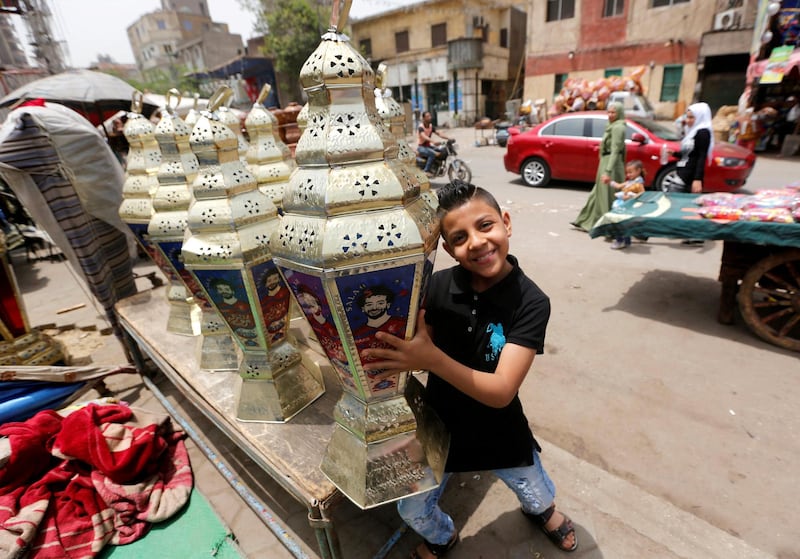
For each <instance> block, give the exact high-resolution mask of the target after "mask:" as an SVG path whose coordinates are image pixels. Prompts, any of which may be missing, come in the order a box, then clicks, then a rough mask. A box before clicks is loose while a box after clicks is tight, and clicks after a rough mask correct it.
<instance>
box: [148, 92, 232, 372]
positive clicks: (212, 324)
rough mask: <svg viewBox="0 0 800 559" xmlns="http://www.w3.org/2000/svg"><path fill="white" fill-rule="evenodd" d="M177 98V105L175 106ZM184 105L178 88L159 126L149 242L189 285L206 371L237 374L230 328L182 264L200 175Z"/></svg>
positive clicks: (202, 365) (168, 99)
mask: <svg viewBox="0 0 800 559" xmlns="http://www.w3.org/2000/svg"><path fill="white" fill-rule="evenodd" d="M173 99H174V100H175V107H173V106H172V105H171V103H172V100H173ZM180 102H181V95H180V92H179V91H178V90H177V89H170V90H169V91H168V92H167V95H166V105H167V106H166V107H165V108H164V111H163V113H162V117H161V120H160V121H159V122H158V124H157V125H156V127H155V131H154V134H155V138H156V141H157V142H158V146H159V148H160V150H161V165H160V166H159V169H158V175H157V176H158V188H157V189H156V192H155V194H154V195H153V216H152V218H151V219H150V224H149V226H148V228H147V234H148V239H149V242H150V243H151V244H152V246H153V248H154V250H156V251H157V253H158V257H159V259H160V260H161V261H162V262H164V263H165V264H166V265H167V266H168V267H169V268H170V276H171V277H175V278H177V279H178V281H179V282H180V283H181V284H182V285H183V286H185V287H184V288H185V290H186V291H187V292H188V293H189V297H190V298H191V302H192V327H193V331H194V332H195V333H199V334H200V336H201V338H200V343H199V344H198V352H199V359H198V363H199V366H200V368H201V369H211V370H218V371H231V370H236V369H238V366H239V356H238V355H237V353H236V346H235V345H234V341H233V338H231V335H230V333H229V332H228V328H227V327H226V326H225V323H224V322H223V321H222V318H221V317H220V316H219V314H218V313H217V311H216V310H215V309H214V307H212V306H211V304H210V303H209V302H208V300H207V299H206V294H205V292H204V291H203V289H202V288H201V287H200V285H199V284H198V283H197V280H195V279H194V277H193V276H192V275H191V274H190V273H189V271H188V270H186V268H185V266H184V265H183V261H182V260H181V246H182V245H183V237H184V233H185V231H186V219H187V212H188V210H189V204H190V202H191V200H192V193H191V188H190V184H191V183H192V182H193V181H194V179H195V177H196V176H197V171H198V168H199V164H198V163H197V157H195V155H194V153H193V152H192V148H191V147H190V146H189V134H190V132H191V130H190V128H189V127H188V126H187V125H186V123H185V122H184V121H183V120H181V118H180V117H179V116H178V115H177V113H176V112H175V109H176V107H177V106H178V105H179V104H180Z"/></svg>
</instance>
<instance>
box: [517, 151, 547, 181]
mask: <svg viewBox="0 0 800 559" xmlns="http://www.w3.org/2000/svg"><path fill="white" fill-rule="evenodd" d="M520 175H522V180H523V182H524V183H525V184H527V185H528V186H547V183H549V182H550V167H548V166H547V163H545V161H544V159H542V158H540V157H531V158H530V159H527V160H525V163H523V164H522V168H521V169H520Z"/></svg>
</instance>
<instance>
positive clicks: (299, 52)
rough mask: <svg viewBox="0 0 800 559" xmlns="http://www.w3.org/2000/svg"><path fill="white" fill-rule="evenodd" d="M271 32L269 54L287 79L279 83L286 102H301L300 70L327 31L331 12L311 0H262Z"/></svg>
mask: <svg viewBox="0 0 800 559" xmlns="http://www.w3.org/2000/svg"><path fill="white" fill-rule="evenodd" d="M262 4H263V6H264V11H263V12H262V14H263V15H264V23H265V24H266V25H265V27H266V29H267V35H266V46H267V50H268V53H267V54H268V55H271V56H273V57H274V62H275V69H276V70H277V71H278V72H279V73H280V74H281V77H282V78H283V79H282V80H281V81H280V83H279V86H278V87H279V89H280V90H281V97H282V99H283V100H284V101H301V97H302V88H301V87H300V68H302V66H303V63H304V62H305V61H306V59H307V58H308V57H309V56H311V53H312V52H314V50H315V49H316V48H317V46H318V45H319V41H320V34H321V32H323V31H324V30H325V29H326V28H327V22H328V19H329V17H330V10H329V9H328V8H327V7H325V6H321V5H320V4H327V2H317V3H316V4H315V5H314V7H312V5H311V3H310V2H309V1H308V0H262Z"/></svg>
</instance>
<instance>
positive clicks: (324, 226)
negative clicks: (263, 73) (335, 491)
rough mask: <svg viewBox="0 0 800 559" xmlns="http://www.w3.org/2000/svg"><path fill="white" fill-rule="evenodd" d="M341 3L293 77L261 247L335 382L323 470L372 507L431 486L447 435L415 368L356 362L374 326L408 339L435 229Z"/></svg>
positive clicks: (430, 210) (352, 496)
mask: <svg viewBox="0 0 800 559" xmlns="http://www.w3.org/2000/svg"><path fill="white" fill-rule="evenodd" d="M349 7H350V2H338V1H337V2H334V7H333V16H332V22H331V28H330V29H329V31H328V32H327V33H325V34H324V35H323V36H322V41H321V43H320V45H319V47H318V48H317V49H316V50H315V51H314V53H313V54H312V55H311V56H310V57H309V58H308V60H307V61H306V62H305V64H304V65H303V68H302V70H301V73H300V80H301V83H302V85H303V87H304V89H305V91H306V93H307V94H308V99H309V100H308V119H307V124H306V128H305V130H304V131H303V134H302V136H301V137H300V140H299V141H298V143H297V150H296V152H295V157H296V160H297V164H298V168H297V170H296V171H295V172H294V173H293V174H292V177H291V179H290V181H289V186H288V188H287V191H286V194H285V195H284V199H283V210H284V217H283V218H282V223H281V226H280V228H279V229H278V230H277V231H276V232H275V234H274V235H273V237H272V241H271V243H270V246H271V249H272V253H273V258H274V260H275V262H276V263H277V264H278V266H279V267H280V269H281V271H282V273H283V275H284V277H285V278H286V280H287V283H288V284H289V286H290V288H291V289H292V291H293V293H294V295H295V297H296V298H297V302H298V303H299V304H300V306H301V308H302V309H303V312H304V314H305V316H306V318H307V319H308V321H309V323H310V325H311V329H312V330H313V331H314V333H315V334H316V337H317V339H318V340H319V342H320V345H321V346H322V348H323V349H324V351H325V353H326V355H327V357H328V359H329V361H330V363H331V365H332V366H333V368H334V369H335V370H336V372H337V373H338V377H339V379H340V380H341V384H342V388H343V395H342V398H341V399H340V400H339V402H338V403H337V405H336V409H335V412H334V416H335V425H334V431H333V435H332V437H331V440H330V442H329V444H328V447H327V450H326V453H325V456H324V459H323V462H322V464H321V469H322V471H323V473H324V474H325V475H326V476H328V477H329V478H330V479H331V481H332V482H333V483H334V484H335V485H336V486H337V487H338V488H339V489H340V490H341V491H342V492H343V493H344V494H345V495H347V496H348V497H349V498H350V499H351V500H352V501H353V502H354V503H356V504H357V505H358V506H360V507H362V508H370V507H374V506H377V505H380V504H383V503H386V502H389V501H393V500H396V499H400V498H402V497H405V496H408V495H411V494H415V493H419V492H423V491H427V490H430V489H432V488H434V487H436V486H437V485H438V483H439V481H440V480H441V476H442V473H443V469H444V464H445V460H446V454H447V444H448V435H447V433H446V431H445V429H444V427H443V425H442V423H441V422H440V421H439V420H438V418H437V417H436V416H435V414H433V413H432V412H431V411H429V410H428V408H426V407H425V405H424V403H423V398H422V387H421V385H420V384H419V382H418V381H417V380H416V379H415V378H413V377H412V376H411V373H410V372H408V371H406V372H401V373H398V374H391V375H390V374H385V373H384V372H383V371H380V370H375V369H373V368H371V367H370V361H369V360H368V359H366V358H365V357H364V350H366V349H368V348H371V347H378V346H380V342H378V341H377V340H376V338H375V333H376V332H378V331H385V332H390V333H392V334H395V335H397V336H400V337H405V338H410V337H411V336H412V335H413V333H414V331H415V328H416V318H417V311H418V309H419V304H420V299H421V296H422V294H423V292H424V290H425V286H426V282H427V279H428V278H429V276H430V273H431V271H432V268H433V262H434V256H435V249H436V246H437V242H438V222H437V220H436V215H435V212H434V210H433V208H432V207H431V205H430V204H429V203H427V202H426V201H425V200H423V199H422V198H421V197H420V186H419V182H418V181H417V180H415V177H414V176H413V175H412V173H410V172H409V171H408V169H407V168H406V167H405V165H404V164H403V163H402V162H400V161H399V160H398V159H397V150H398V148H397V143H396V142H395V140H394V138H393V137H392V135H391V134H390V133H389V131H388V130H387V129H386V128H385V127H384V125H383V123H382V121H381V119H380V117H379V116H378V113H377V111H376V108H375V97H374V94H373V87H374V74H373V71H372V69H371V68H370V65H369V63H368V62H367V61H366V60H365V59H364V58H363V57H362V56H361V55H360V54H359V53H358V52H357V51H356V50H355V49H354V48H353V47H352V46H351V45H350V43H349V40H348V38H347V37H346V36H344V35H343V34H342V33H341V29H342V27H343V26H344V24H345V20H346V18H347V12H348V11H349ZM406 396H407V397H408V399H407V398H406Z"/></svg>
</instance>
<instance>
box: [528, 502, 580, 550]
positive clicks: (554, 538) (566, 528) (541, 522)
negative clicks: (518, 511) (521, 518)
mask: <svg viewBox="0 0 800 559" xmlns="http://www.w3.org/2000/svg"><path fill="white" fill-rule="evenodd" d="M554 512H556V505H555V503H553V504H552V505H550V507H549V508H548V509H547V510H546V511H544V512H543V513H541V514H533V513H530V512H525V511H522V514H524V515H525V516H526V517H527V518H528V519H530V520H531V521H532V522H533V523H534V524H536V525H537V526H538V527H539V528H541V530H542V532H544V534H545V535H546V536H547V537H548V538H549V539H550V541H551V542H553V543H554V544H555V546H556V547H557V548H558V549H560V550H561V551H575V550H576V549H577V548H578V534H576V533H575V526H573V525H572V520H570V518H569V516H567V515H566V514H564V513H563V512H562V513H561V516H563V517H564V520H563V521H562V522H561V525H560V526H559V527H558V528H555V529H553V530H547V529H546V528H545V527H544V526H545V524H547V521H548V520H550V517H551V516H553V513H554ZM570 534H573V543H572V547H564V541H565V540H566V539H567V538H568V537H569V535H570Z"/></svg>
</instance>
